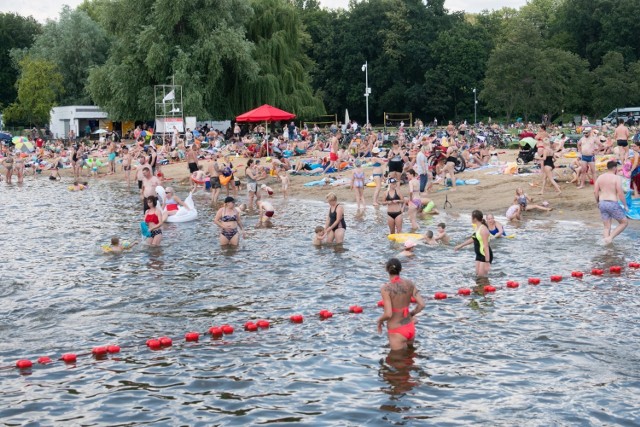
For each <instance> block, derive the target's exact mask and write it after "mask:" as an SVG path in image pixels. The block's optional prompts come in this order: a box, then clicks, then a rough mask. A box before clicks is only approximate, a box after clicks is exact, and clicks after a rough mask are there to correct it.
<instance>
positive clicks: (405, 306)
mask: <svg viewBox="0 0 640 427" xmlns="http://www.w3.org/2000/svg"><path fill="white" fill-rule="evenodd" d="M386 270H387V273H389V281H388V282H387V283H385V284H384V285H382V287H381V288H380V293H381V294H382V301H384V313H383V314H382V316H380V318H379V319H378V333H382V324H383V323H384V322H387V333H388V337H389V346H390V347H391V350H404V349H406V348H407V347H408V346H413V340H414V339H415V337H416V327H415V322H414V320H413V318H414V316H415V315H416V314H418V313H420V312H421V311H422V309H424V299H422V295H420V291H418V288H416V286H415V285H414V284H413V282H412V281H411V280H407V279H401V278H400V272H401V271H402V264H401V263H400V261H399V260H398V259H397V258H391V259H390V260H389V261H387V265H386ZM411 297H414V298H415V300H416V307H415V308H414V309H413V310H411V311H409V304H410V303H411Z"/></svg>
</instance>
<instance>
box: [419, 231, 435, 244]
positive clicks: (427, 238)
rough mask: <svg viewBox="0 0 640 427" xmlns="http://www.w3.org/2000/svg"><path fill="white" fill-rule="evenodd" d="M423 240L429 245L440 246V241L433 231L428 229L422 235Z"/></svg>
mask: <svg viewBox="0 0 640 427" xmlns="http://www.w3.org/2000/svg"><path fill="white" fill-rule="evenodd" d="M422 240H424V242H425V243H426V244H427V245H429V246H438V241H437V240H436V239H435V238H434V237H433V231H431V230H427V232H426V233H424V236H423V237H422Z"/></svg>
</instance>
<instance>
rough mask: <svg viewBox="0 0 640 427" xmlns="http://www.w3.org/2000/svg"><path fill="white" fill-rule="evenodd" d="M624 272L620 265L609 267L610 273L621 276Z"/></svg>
mask: <svg viewBox="0 0 640 427" xmlns="http://www.w3.org/2000/svg"><path fill="white" fill-rule="evenodd" d="M621 272H622V267H620V266H619V265H612V266H611V267H609V273H615V274H620V273H621Z"/></svg>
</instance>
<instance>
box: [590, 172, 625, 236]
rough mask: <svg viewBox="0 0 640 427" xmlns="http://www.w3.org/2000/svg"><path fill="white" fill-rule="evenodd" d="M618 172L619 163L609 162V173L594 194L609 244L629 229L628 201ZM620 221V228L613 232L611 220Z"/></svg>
mask: <svg viewBox="0 0 640 427" xmlns="http://www.w3.org/2000/svg"><path fill="white" fill-rule="evenodd" d="M617 170H618V162H617V161H615V160H610V161H608V162H607V172H606V173H604V174H602V175H601V176H600V177H599V178H598V179H597V180H596V183H595V186H594V187H593V193H594V195H595V198H596V202H597V203H598V208H600V217H601V218H602V223H603V224H604V242H605V243H607V244H609V243H611V242H612V241H613V239H614V238H615V237H616V236H617V235H618V234H620V233H622V231H623V230H624V229H625V228H627V225H629V221H628V220H627V217H626V215H625V211H628V210H629V208H628V207H627V201H626V199H625V197H624V192H623V191H622V184H621V183H620V178H619V177H618V175H617V174H616V172H617ZM618 200H619V201H620V202H621V203H622V205H623V206H624V210H623V209H622V207H620V204H619V203H618ZM612 219H615V220H616V221H618V226H617V227H616V228H615V230H613V232H611V220H612Z"/></svg>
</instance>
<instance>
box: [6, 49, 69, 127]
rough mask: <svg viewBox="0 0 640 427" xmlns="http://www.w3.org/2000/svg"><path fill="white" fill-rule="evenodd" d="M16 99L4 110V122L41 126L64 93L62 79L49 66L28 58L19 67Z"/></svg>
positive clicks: (43, 61)
mask: <svg viewBox="0 0 640 427" xmlns="http://www.w3.org/2000/svg"><path fill="white" fill-rule="evenodd" d="M19 66H20V78H19V79H18V82H17V86H18V99H17V102H14V103H12V104H11V105H10V106H9V107H7V108H6V109H5V110H4V118H5V120H6V121H7V122H12V123H23V124H29V125H31V124H37V125H44V124H47V123H49V115H50V112H51V109H52V108H53V107H54V106H55V105H56V103H57V101H58V99H59V98H60V96H61V95H62V94H63V93H64V86H63V77H62V74H60V72H59V71H58V67H57V66H56V64H54V63H53V62H49V61H45V60H42V59H34V58H31V57H29V56H27V57H25V58H23V59H22V60H21V61H20V63H19Z"/></svg>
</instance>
